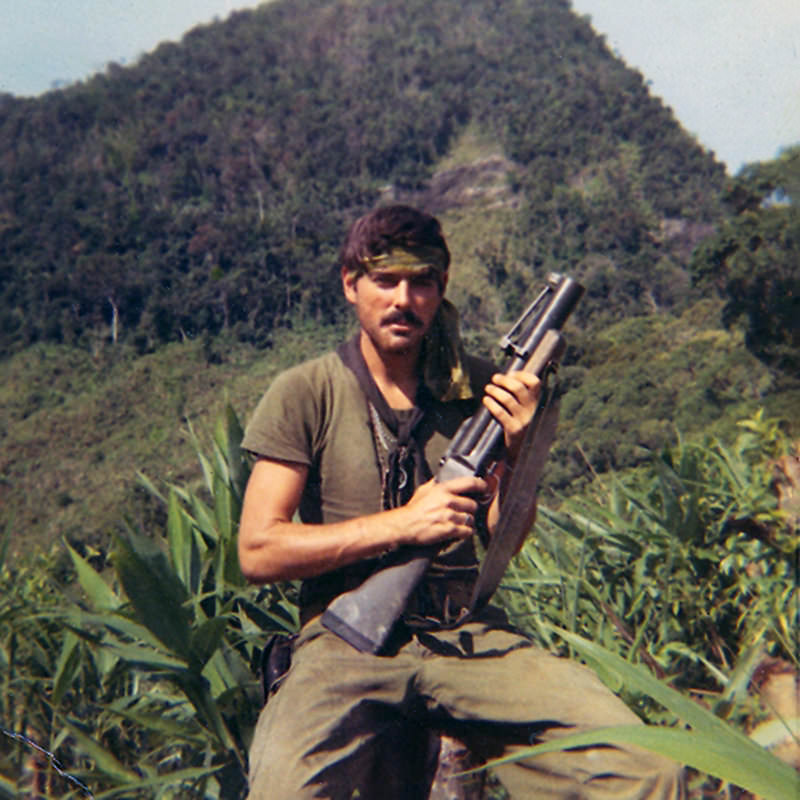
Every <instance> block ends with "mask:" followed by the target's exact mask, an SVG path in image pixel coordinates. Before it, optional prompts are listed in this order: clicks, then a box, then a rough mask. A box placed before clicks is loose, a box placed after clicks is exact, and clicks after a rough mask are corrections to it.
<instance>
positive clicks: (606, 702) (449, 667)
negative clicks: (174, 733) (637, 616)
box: [249, 619, 683, 800]
mask: <svg viewBox="0 0 800 800" xmlns="http://www.w3.org/2000/svg"><path fill="white" fill-rule="evenodd" d="M637 722H639V719H638V717H637V716H636V715H635V714H634V713H633V712H632V711H630V710H629V709H628V708H627V706H626V705H625V704H624V703H623V702H622V701H621V700H619V699H618V698H617V697H616V696H615V695H614V694H613V693H612V692H610V691H609V690H608V689H607V688H606V687H605V686H604V685H603V683H602V682H601V681H600V680H599V679H598V678H597V677H596V675H595V674H594V673H593V672H592V671H591V670H588V669H586V668H585V667H583V666H581V665H580V664H577V663H575V662H572V661H569V660H566V659H561V658H557V657H555V656H552V655H550V654H549V653H546V652H544V651H542V650H540V649H538V648H536V647H533V646H532V645H531V644H530V642H529V641H528V640H527V639H525V638H524V637H522V636H520V635H519V634H517V633H514V632H512V631H509V630H507V629H498V628H496V627H493V626H492V625H489V624H488V623H481V622H470V623H467V624H465V625H463V626H462V627H461V628H458V629H456V630H452V631H437V632H436V633H435V634H434V633H422V634H417V635H416V636H414V637H412V638H411V639H410V641H407V642H406V643H404V644H403V645H402V646H401V647H400V648H399V650H398V652H397V653H396V655H393V656H391V657H386V656H371V655H365V654H363V653H359V652H357V651H356V650H354V649H353V648H352V647H350V646H349V645H348V644H346V643H345V642H343V641H342V640H340V639H339V638H338V637H336V636H334V635H333V634H331V633H329V632H328V631H327V630H325V629H324V628H323V627H322V626H321V625H320V623H319V621H318V619H314V620H311V621H310V622H309V623H308V624H307V625H306V626H305V627H304V628H303V630H302V632H301V634H300V636H299V637H298V640H297V643H296V647H295V653H294V659H293V662H292V667H291V669H290V671H289V673H288V675H287V676H286V679H285V680H284V682H283V684H282V685H281V686H280V688H279V689H278V690H277V691H276V692H275V693H274V694H273V696H272V697H271V698H270V699H269V702H268V703H267V705H266V706H265V708H264V710H263V711H262V713H261V717H260V719H259V722H258V726H257V728H256V732H255V736H254V739H253V743H252V747H251V751H250V795H249V800H302V799H303V798H329V800H345V799H346V800H351V798H361V800H392V799H394V798H420V799H422V798H425V797H427V790H428V780H429V778H430V777H431V773H430V769H429V767H430V760H431V757H432V755H433V758H435V753H433V754H431V753H430V752H429V749H428V736H427V733H428V731H429V730H430V729H431V728H433V729H445V730H447V731H448V732H451V733H454V734H455V735H457V736H459V737H460V738H462V739H463V740H464V741H465V742H466V743H467V744H468V745H469V747H470V749H471V750H472V751H473V752H474V753H475V754H476V755H477V756H478V757H479V758H481V759H489V758H494V757H497V756H503V755H512V754H513V753H514V752H517V751H519V750H520V749H521V748H523V747H526V746H529V745H530V744H535V743H538V742H543V741H547V740H550V739H552V738H554V737H558V736H564V735H568V734H573V733H578V732H580V731H583V730H587V729H590V728H597V727H602V726H606V725H626V724H632V723H637ZM495 772H496V774H497V775H498V776H499V778H500V780H501V781H502V782H503V785H504V786H505V787H506V788H507V789H508V791H509V793H510V794H511V796H512V797H514V798H543V799H544V798H564V799H566V798H569V799H570V800H582V799H583V798H586V800H588V799H589V798H593V799H594V798H596V799H597V800H600V798H609V799H610V798H616V799H617V800H622V799H623V798H624V799H625V800H633V799H634V798H665V799H666V798H681V797H683V781H682V776H681V770H680V768H679V767H678V765H676V764H675V763H673V762H671V761H668V760H666V759H663V758H661V757H659V756H656V755H654V754H652V753H648V752H647V751H645V750H641V749H638V748H635V747H627V746H624V747H623V746H616V745H614V746H611V745H604V746H600V747H589V748H581V749H577V750H567V751H561V752H557V753H550V754H546V755H541V756H538V757H535V758H528V759H523V760H521V761H517V762H514V763H510V764H506V765H503V766H501V767H499V768H497V769H496V770H495ZM465 779H466V778H465Z"/></svg>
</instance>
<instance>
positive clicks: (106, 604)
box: [64, 540, 122, 610]
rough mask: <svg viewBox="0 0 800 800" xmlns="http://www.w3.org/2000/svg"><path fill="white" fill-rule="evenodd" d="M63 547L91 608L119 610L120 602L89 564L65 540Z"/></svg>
mask: <svg viewBox="0 0 800 800" xmlns="http://www.w3.org/2000/svg"><path fill="white" fill-rule="evenodd" d="M64 545H65V546H66V548H67V552H68V553H69V555H70V558H71V559H72V564H73V566H74V567H75V572H76V573H77V575H78V581H79V582H80V584H81V588H82V589H83V591H84V592H86V596H87V597H88V599H89V602H90V603H91V604H92V606H94V608H97V609H110V610H114V609H117V608H119V606H120V605H121V603H122V601H121V600H120V598H119V597H118V596H117V594H116V593H115V592H114V590H113V589H112V588H111V587H110V586H109V585H108V584H107V583H106V582H105V581H104V580H103V579H102V577H100V575H99V574H98V573H97V571H96V570H95V569H93V567H92V566H91V564H89V562H88V561H86V559H84V558H83V557H82V556H80V555H79V554H78V553H77V552H76V551H75V550H74V549H73V548H72V546H71V545H70V544H69V542H67V541H66V540H65V541H64Z"/></svg>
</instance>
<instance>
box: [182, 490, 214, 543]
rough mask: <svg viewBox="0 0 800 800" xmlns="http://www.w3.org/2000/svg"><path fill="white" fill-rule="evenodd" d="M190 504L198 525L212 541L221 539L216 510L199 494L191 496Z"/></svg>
mask: <svg viewBox="0 0 800 800" xmlns="http://www.w3.org/2000/svg"><path fill="white" fill-rule="evenodd" d="M189 505H190V506H191V508H192V515H193V517H194V521H195V524H196V525H197V527H198V528H199V529H200V531H201V532H202V533H203V535H204V536H206V538H207V539H208V540H209V541H210V542H216V541H217V540H218V539H219V531H218V530H217V520H216V517H215V516H214V512H213V511H212V510H211V509H210V508H209V507H208V506H207V505H206V504H205V503H204V502H203V501H202V500H201V499H200V498H199V497H198V496H197V495H192V496H191V498H190V499H189Z"/></svg>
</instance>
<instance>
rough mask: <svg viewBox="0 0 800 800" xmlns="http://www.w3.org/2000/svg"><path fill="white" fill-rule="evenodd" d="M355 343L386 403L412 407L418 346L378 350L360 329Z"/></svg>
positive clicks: (414, 395)
mask: <svg viewBox="0 0 800 800" xmlns="http://www.w3.org/2000/svg"><path fill="white" fill-rule="evenodd" d="M359 347H360V349H361V355H362V356H364V362H365V363H366V365H367V369H368V370H369V371H370V374H371V375H372V379H373V380H374V381H375V385H376V386H377V387H378V389H379V391H380V393H381V394H382V395H383V397H384V399H385V400H386V402H387V404H388V405H389V407H390V408H394V409H398V410H399V409H404V408H412V407H413V406H414V398H415V397H416V395H417V387H418V385H419V373H418V370H417V367H418V362H419V348H417V349H416V350H413V351H412V350H409V351H403V352H398V353H384V352H379V351H377V350H376V349H375V347H374V345H373V343H372V341H371V339H370V338H369V337H368V336H367V335H366V334H365V333H364V331H363V330H362V331H361V336H360V338H359Z"/></svg>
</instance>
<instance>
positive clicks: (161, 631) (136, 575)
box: [114, 532, 196, 663]
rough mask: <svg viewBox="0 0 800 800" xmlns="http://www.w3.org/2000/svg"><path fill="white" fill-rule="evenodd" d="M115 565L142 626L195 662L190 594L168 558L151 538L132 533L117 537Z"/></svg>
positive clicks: (169, 648) (182, 655) (176, 654)
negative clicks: (188, 608)
mask: <svg viewBox="0 0 800 800" xmlns="http://www.w3.org/2000/svg"><path fill="white" fill-rule="evenodd" d="M114 564H115V567H116V570H117V574H118V575H119V578H120V581H121V582H122V586H123V588H124V589H125V593H126V594H127V595H128V598H129V599H130V601H131V603H132V604H133V606H134V608H135V609H136V614H137V617H138V619H139V620H140V621H141V623H142V624H143V625H144V626H145V627H146V628H147V629H148V630H150V631H151V632H152V633H153V635H154V636H155V637H156V638H157V639H158V640H159V641H160V642H161V643H162V644H163V645H164V646H165V647H166V648H167V649H168V650H169V651H170V652H172V653H173V654H174V655H175V656H177V657H178V658H179V659H181V660H184V661H187V662H189V663H192V662H194V661H195V660H196V659H195V654H194V652H193V650H192V644H191V634H190V626H191V618H190V613H189V611H188V610H187V607H186V604H187V602H188V600H189V595H188V593H187V591H186V587H185V586H184V584H183V583H182V581H181V580H180V578H179V577H178V575H176V573H175V572H174V571H173V570H172V568H171V567H170V565H169V562H168V561H167V558H166V556H165V555H164V554H163V553H162V552H161V551H160V550H159V549H158V548H156V547H155V546H154V545H153V544H152V543H151V542H149V541H148V540H147V539H144V538H143V537H140V536H138V535H136V534H134V533H133V532H128V534H127V535H126V536H124V537H123V536H120V537H118V538H117V553H116V557H115V561H114Z"/></svg>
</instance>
